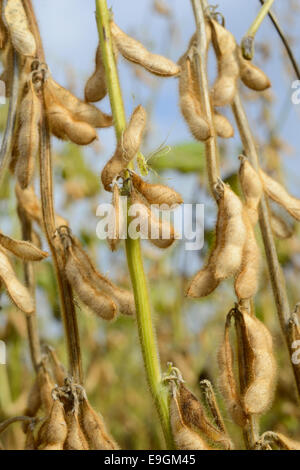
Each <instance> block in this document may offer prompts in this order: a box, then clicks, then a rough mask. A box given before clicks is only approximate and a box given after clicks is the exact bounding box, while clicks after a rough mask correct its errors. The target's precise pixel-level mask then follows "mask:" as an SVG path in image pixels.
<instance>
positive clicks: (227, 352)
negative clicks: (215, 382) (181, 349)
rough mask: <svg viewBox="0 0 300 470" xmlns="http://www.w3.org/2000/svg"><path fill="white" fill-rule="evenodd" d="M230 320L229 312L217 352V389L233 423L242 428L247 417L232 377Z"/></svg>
mask: <svg viewBox="0 0 300 470" xmlns="http://www.w3.org/2000/svg"><path fill="white" fill-rule="evenodd" d="M230 319H231V312H230V313H229V314H228V315H227V318H226V323H225V330H224V338H223V342H222V344H221V347H220V349H219V351H218V365H219V371H220V376H219V387H220V389H221V392H222V394H223V396H224V399H225V401H226V404H227V408H228V411H229V413H230V415H231V417H232V419H233V421H234V422H235V423H236V424H237V425H238V426H241V427H244V426H245V424H246V422H247V417H246V414H245V412H244V411H243V408H242V403H241V397H240V394H239V391H238V387H237V383H236V379H235V376H234V369H233V351H232V347H231V344H230V340H229V328H230Z"/></svg>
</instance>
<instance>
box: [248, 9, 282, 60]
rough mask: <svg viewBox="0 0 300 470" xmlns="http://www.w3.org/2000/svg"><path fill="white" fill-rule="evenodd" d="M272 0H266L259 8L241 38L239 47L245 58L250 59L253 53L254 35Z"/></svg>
mask: <svg viewBox="0 0 300 470" xmlns="http://www.w3.org/2000/svg"><path fill="white" fill-rule="evenodd" d="M273 3H274V0H266V2H265V3H264V4H263V6H262V7H261V9H260V10H259V12H258V15H257V16H256V18H255V20H254V21H253V23H252V24H251V26H250V28H249V29H248V31H247V33H246V35H245V37H244V38H243V39H242V43H241V48H242V53H243V56H244V57H245V59H248V60H251V59H252V58H253V55H254V47H253V43H254V37H255V34H256V33H257V31H258V28H259V27H260V25H261V23H262V22H263V20H264V19H265V17H266V15H267V14H268V13H269V10H270V9H271V6H272V5H273Z"/></svg>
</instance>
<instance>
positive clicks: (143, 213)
mask: <svg viewBox="0 0 300 470" xmlns="http://www.w3.org/2000/svg"><path fill="white" fill-rule="evenodd" d="M130 203H131V206H130V209H129V214H130V215H131V216H134V217H133V220H131V222H130V228H131V229H133V228H135V229H136V231H139V232H140V233H141V235H142V238H144V239H148V240H149V241H150V242H151V243H152V244H153V245H155V246H157V247H158V248H168V247H169V246H171V245H172V243H174V241H175V231H174V227H173V225H172V224H171V223H170V222H169V221H167V220H160V219H159V218H158V217H157V216H156V214H155V213H154V211H153V210H152V209H151V207H150V206H149V204H148V203H147V201H146V199H144V198H142V196H141V195H140V194H138V193H137V192H136V191H135V190H133V191H132V193H131V202H130Z"/></svg>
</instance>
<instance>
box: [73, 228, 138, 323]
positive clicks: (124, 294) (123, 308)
mask: <svg viewBox="0 0 300 470" xmlns="http://www.w3.org/2000/svg"><path fill="white" fill-rule="evenodd" d="M72 242H73V245H72V252H73V254H74V259H75V262H76V263H77V265H78V269H79V270H82V271H83V272H84V275H85V276H86V278H87V280H88V282H89V283H90V284H91V285H92V286H93V288H94V289H96V290H97V291H99V292H100V293H101V292H104V294H105V295H106V296H107V297H109V298H110V299H112V301H113V303H114V305H115V307H116V309H117V312H120V313H122V314H123V315H128V316H133V315H135V304H134V297H133V294H132V292H130V291H128V290H126V289H121V288H120V287H118V286H116V285H115V284H113V283H112V282H111V281H110V280H109V279H108V278H107V277H105V276H103V275H102V274H101V273H99V271H98V270H97V269H96V267H95V265H94V263H93V262H92V260H91V259H90V257H89V256H88V254H87V253H86V252H85V251H84V250H83V248H82V246H81V244H80V242H79V241H78V240H77V239H76V238H75V237H72Z"/></svg>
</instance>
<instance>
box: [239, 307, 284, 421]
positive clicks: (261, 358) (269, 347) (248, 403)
mask: <svg viewBox="0 0 300 470" xmlns="http://www.w3.org/2000/svg"><path fill="white" fill-rule="evenodd" d="M239 313H240V315H241V318H242V322H243V324H244V335H245V343H247V347H248V349H249V352H248V353H247V356H248V357H247V360H248V362H249V370H250V377H249V381H248V384H247V387H246V389H245V391H244V393H243V397H242V401H243V408H244V410H245V412H246V413H247V414H262V413H263V412H265V411H266V410H267V409H268V408H269V406H270V404H271V402H272V400H273V395H274V388H275V379H276V362H275V358H274V353H273V344H272V343H273V342H272V336H271V334H270V332H269V331H268V329H267V328H266V326H265V325H264V324H263V323H262V322H261V321H260V320H258V318H256V317H253V316H251V315H249V314H248V313H247V312H246V311H244V310H243V311H240V312H239Z"/></svg>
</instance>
